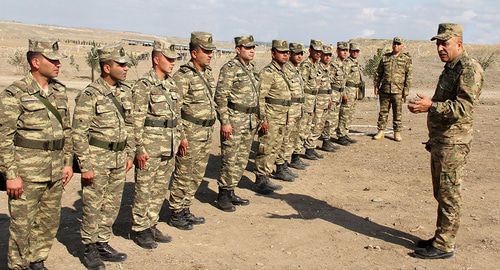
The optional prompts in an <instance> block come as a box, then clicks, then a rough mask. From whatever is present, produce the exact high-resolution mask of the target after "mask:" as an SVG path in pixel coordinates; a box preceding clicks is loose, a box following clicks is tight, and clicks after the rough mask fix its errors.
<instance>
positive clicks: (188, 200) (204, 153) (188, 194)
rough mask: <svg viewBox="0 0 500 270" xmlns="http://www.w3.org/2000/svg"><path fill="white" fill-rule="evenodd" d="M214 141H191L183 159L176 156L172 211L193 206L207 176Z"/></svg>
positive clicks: (171, 191) (172, 185)
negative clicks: (197, 192)
mask: <svg viewBox="0 0 500 270" xmlns="http://www.w3.org/2000/svg"><path fill="white" fill-rule="evenodd" d="M211 142H212V140H211V139H210V138H209V139H207V140H203V141H199V140H191V141H190V140H189V138H188V143H189V147H188V151H187V154H186V155H185V156H183V157H181V156H180V155H176V156H175V169H174V174H173V177H172V180H171V183H170V197H169V199H168V202H169V204H170V210H172V211H175V212H177V211H180V210H182V209H183V208H189V207H190V206H191V205H192V204H193V199H194V194H195V193H196V191H197V190H198V187H199V186H200V184H201V181H202V180H203V176H204V175H205V169H206V167H207V164H208V158H209V156H210V147H211Z"/></svg>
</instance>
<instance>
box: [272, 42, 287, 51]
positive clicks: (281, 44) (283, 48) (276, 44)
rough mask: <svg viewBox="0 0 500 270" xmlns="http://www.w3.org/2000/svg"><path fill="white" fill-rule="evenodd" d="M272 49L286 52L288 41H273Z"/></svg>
mask: <svg viewBox="0 0 500 270" xmlns="http://www.w3.org/2000/svg"><path fill="white" fill-rule="evenodd" d="M272 46H273V49H275V50H277V51H280V52H288V41H286V40H281V39H273V42H272Z"/></svg>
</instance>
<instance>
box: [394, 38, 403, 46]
mask: <svg viewBox="0 0 500 270" xmlns="http://www.w3.org/2000/svg"><path fill="white" fill-rule="evenodd" d="M392 43H393V44H394V43H397V44H403V39H402V38H401V37H394V38H393V39H392Z"/></svg>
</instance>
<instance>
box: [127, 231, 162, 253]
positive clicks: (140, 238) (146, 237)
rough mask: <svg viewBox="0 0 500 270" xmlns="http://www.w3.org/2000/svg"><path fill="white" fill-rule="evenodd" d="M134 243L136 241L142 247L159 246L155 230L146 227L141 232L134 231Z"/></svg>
mask: <svg viewBox="0 0 500 270" xmlns="http://www.w3.org/2000/svg"><path fill="white" fill-rule="evenodd" d="M133 237H134V238H133V240H134V243H136V244H137V245H138V246H140V247H141V248H145V249H154V248H157V247H158V244H157V243H156V242H155V239H154V237H153V232H152V231H151V229H149V228H148V229H145V230H142V231H139V232H134V236H133Z"/></svg>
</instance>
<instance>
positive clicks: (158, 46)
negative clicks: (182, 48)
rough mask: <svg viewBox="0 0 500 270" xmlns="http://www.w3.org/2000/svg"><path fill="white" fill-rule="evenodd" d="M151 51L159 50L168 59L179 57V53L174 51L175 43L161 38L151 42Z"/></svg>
mask: <svg viewBox="0 0 500 270" xmlns="http://www.w3.org/2000/svg"><path fill="white" fill-rule="evenodd" d="M153 51H154V52H161V53H162V54H163V55H165V57H167V58H170V59H177V58H179V57H180V55H179V54H178V53H177V52H176V51H175V45H174V44H170V43H168V42H166V41H163V40H155V41H154V42H153Z"/></svg>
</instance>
